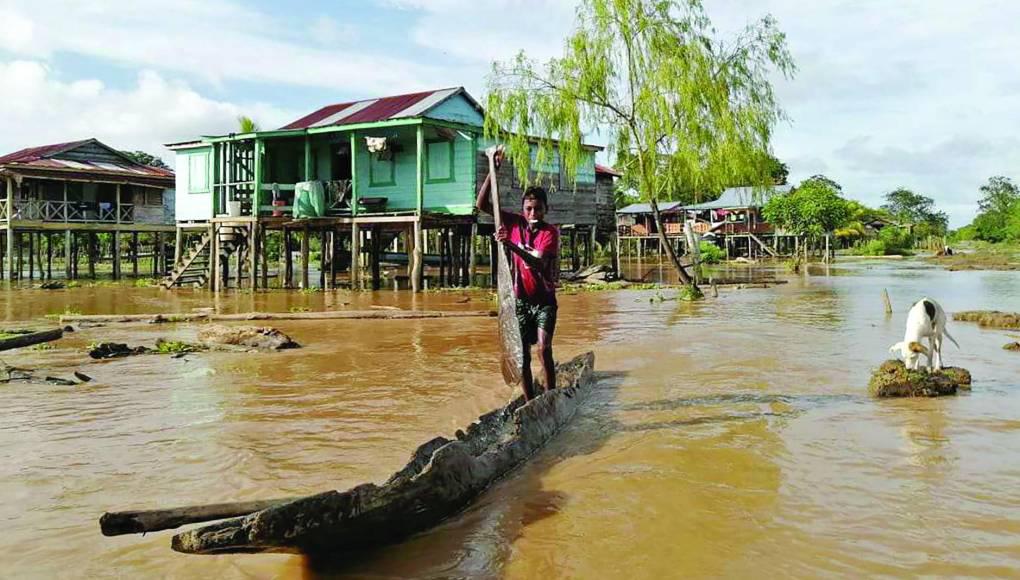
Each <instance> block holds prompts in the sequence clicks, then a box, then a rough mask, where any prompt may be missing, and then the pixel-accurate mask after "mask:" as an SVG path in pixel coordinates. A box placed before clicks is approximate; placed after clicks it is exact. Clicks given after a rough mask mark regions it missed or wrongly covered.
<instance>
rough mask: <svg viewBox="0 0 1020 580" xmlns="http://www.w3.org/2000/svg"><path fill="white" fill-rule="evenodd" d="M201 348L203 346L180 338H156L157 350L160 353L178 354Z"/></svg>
mask: <svg viewBox="0 0 1020 580" xmlns="http://www.w3.org/2000/svg"><path fill="white" fill-rule="evenodd" d="M199 350H201V348H199V347H198V346H196V345H194V344H189V343H187V342H182V341H180V340H163V339H162V338H160V339H157V340H156V352H157V353H159V354H178V353H184V352H197V351H199Z"/></svg>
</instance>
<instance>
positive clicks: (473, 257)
mask: <svg viewBox="0 0 1020 580" xmlns="http://www.w3.org/2000/svg"><path fill="white" fill-rule="evenodd" d="M477 243H478V222H471V234H470V235H469V237H468V279H467V285H468V286H471V285H472V284H474V283H475V276H477V275H478V254H477V253H476V252H477V250H476V247H477Z"/></svg>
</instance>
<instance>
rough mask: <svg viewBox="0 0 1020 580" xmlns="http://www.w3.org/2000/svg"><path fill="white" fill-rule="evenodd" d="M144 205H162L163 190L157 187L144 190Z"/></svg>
mask: <svg viewBox="0 0 1020 580" xmlns="http://www.w3.org/2000/svg"><path fill="white" fill-rule="evenodd" d="M145 205H163V192H162V191H160V190H158V189H147V190H145Z"/></svg>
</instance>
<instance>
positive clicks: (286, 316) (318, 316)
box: [60, 310, 495, 323]
mask: <svg viewBox="0 0 1020 580" xmlns="http://www.w3.org/2000/svg"><path fill="white" fill-rule="evenodd" d="M492 316H495V313H493V312H490V311H487V310H335V311H329V312H243V313H239V314H212V313H208V312H189V313H182V314H70V315H66V316H61V317H60V322H62V323H68V322H78V323H82V322H85V323H97V322H98V323H111V322H127V323H130V322H150V323H163V322H200V321H206V320H209V321H219V322H229V321H243V320H359V319H373V318H380V319H385V320H404V319H418V318H476V317H492Z"/></svg>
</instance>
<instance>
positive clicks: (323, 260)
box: [319, 230, 329, 290]
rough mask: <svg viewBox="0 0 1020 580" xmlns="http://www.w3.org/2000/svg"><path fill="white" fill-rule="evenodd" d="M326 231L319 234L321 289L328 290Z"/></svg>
mask: <svg viewBox="0 0 1020 580" xmlns="http://www.w3.org/2000/svg"><path fill="white" fill-rule="evenodd" d="M327 237H328V236H327V234H326V230H322V231H321V232H319V288H322V289H323V290H327V289H328V287H327V286H326V281H327V277H326V258H327V257H328V254H329V247H328V246H327V245H326V241H327V240H326V238H327Z"/></svg>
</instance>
